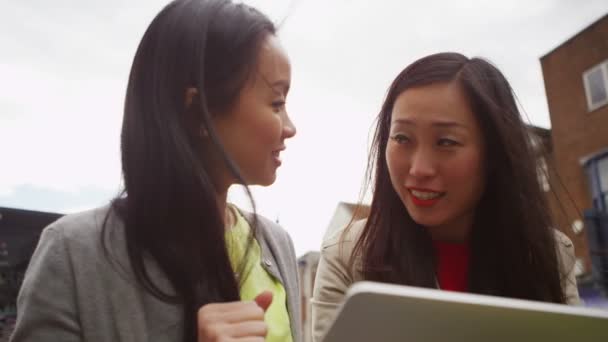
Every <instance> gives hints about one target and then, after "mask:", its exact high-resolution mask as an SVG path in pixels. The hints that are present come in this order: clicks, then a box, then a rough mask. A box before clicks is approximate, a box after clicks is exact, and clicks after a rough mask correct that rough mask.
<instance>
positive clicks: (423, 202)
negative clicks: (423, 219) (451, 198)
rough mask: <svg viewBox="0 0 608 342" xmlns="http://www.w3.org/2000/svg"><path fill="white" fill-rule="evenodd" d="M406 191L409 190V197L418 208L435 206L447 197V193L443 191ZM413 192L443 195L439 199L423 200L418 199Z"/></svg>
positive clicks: (409, 188)
mask: <svg viewBox="0 0 608 342" xmlns="http://www.w3.org/2000/svg"><path fill="white" fill-rule="evenodd" d="M406 189H407V190H408V192H409V195H410V197H411V198H412V202H413V203H414V205H416V206H418V207H424V208H428V207H432V206H434V205H435V204H437V202H439V200H441V199H442V198H443V196H444V195H445V192H443V191H437V190H431V189H425V188H418V187H406ZM412 190H415V191H421V192H435V193H439V194H441V195H439V197H437V198H433V199H422V198H418V197H416V196H414V194H413V193H412Z"/></svg>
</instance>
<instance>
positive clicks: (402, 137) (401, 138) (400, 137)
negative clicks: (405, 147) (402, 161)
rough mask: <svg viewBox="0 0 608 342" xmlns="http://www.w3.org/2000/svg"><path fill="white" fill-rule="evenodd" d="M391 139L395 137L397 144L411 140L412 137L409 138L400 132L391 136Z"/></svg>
mask: <svg viewBox="0 0 608 342" xmlns="http://www.w3.org/2000/svg"><path fill="white" fill-rule="evenodd" d="M391 139H393V140H394V141H395V142H396V143H397V144H405V143H407V142H409V141H410V138H408V137H407V136H406V135H405V134H399V133H398V134H395V135H393V136H391Z"/></svg>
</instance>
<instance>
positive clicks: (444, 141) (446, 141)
mask: <svg viewBox="0 0 608 342" xmlns="http://www.w3.org/2000/svg"><path fill="white" fill-rule="evenodd" d="M437 145H438V146H444V147H452V146H458V145H460V143H458V142H457V141H455V140H452V139H447V138H442V139H439V140H438V141H437Z"/></svg>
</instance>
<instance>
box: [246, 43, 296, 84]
mask: <svg viewBox="0 0 608 342" xmlns="http://www.w3.org/2000/svg"><path fill="white" fill-rule="evenodd" d="M256 76H257V77H255V79H256V82H255V83H262V84H263V83H271V84H272V83H276V82H279V81H281V82H283V83H287V84H286V85H287V86H288V85H289V82H290V80H291V64H290V62H289V57H288V56H287V53H286V52H285V49H284V48H283V47H282V46H281V43H280V41H279V39H278V38H277V37H276V36H274V35H269V36H267V37H266V38H265V39H264V41H263V42H262V44H261V46H260V52H259V54H258V60H257V70H256Z"/></svg>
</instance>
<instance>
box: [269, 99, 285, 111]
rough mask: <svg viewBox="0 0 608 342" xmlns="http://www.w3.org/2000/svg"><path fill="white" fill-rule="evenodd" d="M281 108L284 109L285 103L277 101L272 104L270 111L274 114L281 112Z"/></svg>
mask: <svg viewBox="0 0 608 342" xmlns="http://www.w3.org/2000/svg"><path fill="white" fill-rule="evenodd" d="M283 108H285V101H284V100H278V101H274V102H273V103H272V109H273V110H274V111H275V112H279V111H281V110H282V109H283Z"/></svg>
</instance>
